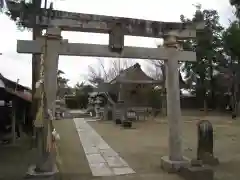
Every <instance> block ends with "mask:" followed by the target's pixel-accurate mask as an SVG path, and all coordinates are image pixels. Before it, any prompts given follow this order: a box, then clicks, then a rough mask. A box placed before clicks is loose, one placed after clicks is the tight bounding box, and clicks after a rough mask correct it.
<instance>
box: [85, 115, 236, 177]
mask: <svg viewBox="0 0 240 180" xmlns="http://www.w3.org/2000/svg"><path fill="white" fill-rule="evenodd" d="M182 119H184V120H185V121H184V123H183V147H184V156H186V157H189V158H196V148H197V147H196V146H197V145H196V143H197V127H196V123H197V121H198V119H203V117H189V116H188V117H183V118H182ZM205 119H209V120H210V121H211V122H212V123H213V126H214V139H215V142H214V143H215V144H214V152H215V156H216V157H218V158H219V161H220V164H219V165H218V166H216V167H215V168H214V169H215V170H216V171H215V179H216V180H237V179H239V177H240V171H239V166H240V143H239V140H240V121H239V120H235V121H232V120H231V119H229V118H226V117H223V118H222V117H211V118H207V117H205ZM89 124H90V125H91V126H92V127H93V128H94V129H95V130H96V131H97V132H98V133H99V134H100V135H101V136H102V138H103V139H104V140H105V141H106V142H107V143H108V144H109V145H110V146H111V147H112V148H113V149H114V150H115V151H116V152H118V153H119V154H120V156H121V157H123V158H124V159H125V160H126V161H127V162H128V164H129V165H130V167H131V168H133V169H134V170H135V171H136V173H137V174H140V175H142V176H146V177H148V178H146V179H155V178H150V177H151V176H154V177H156V179H159V178H160V177H162V178H163V179H179V177H176V176H175V175H167V174H166V173H164V172H162V170H161V168H160V158H161V156H164V155H167V154H168V124H167V121H166V119H159V118H157V119H155V120H152V118H150V119H149V120H148V121H141V122H134V124H133V128H132V129H123V128H122V127H121V126H119V125H115V124H114V122H112V121H96V122H89ZM166 177H168V178H166ZM162 178H161V179H162Z"/></svg>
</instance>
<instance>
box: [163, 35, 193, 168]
mask: <svg viewBox="0 0 240 180" xmlns="http://www.w3.org/2000/svg"><path fill="white" fill-rule="evenodd" d="M164 46H165V48H168V49H169V52H170V53H169V55H168V57H169V59H168V60H167V61H166V86H167V118H168V125H169V140H168V141H169V145H168V147H169V155H168V156H164V157H162V158H161V167H162V168H163V169H164V170H166V171H167V172H178V171H179V169H180V168H181V167H186V166H188V165H189V160H188V159H187V158H185V157H183V154H182V121H181V108H180V88H179V71H178V69H179V64H178V59H177V58H178V55H179V52H178V51H177V50H179V47H178V43H177V38H176V35H174V34H172V35H169V36H168V37H166V38H165V39H164ZM180 51H181V50H180Z"/></svg>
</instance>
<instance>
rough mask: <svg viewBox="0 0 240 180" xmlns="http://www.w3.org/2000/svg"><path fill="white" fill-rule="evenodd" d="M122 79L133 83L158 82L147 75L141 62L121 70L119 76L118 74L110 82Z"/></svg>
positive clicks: (113, 82)
mask: <svg viewBox="0 0 240 180" xmlns="http://www.w3.org/2000/svg"><path fill="white" fill-rule="evenodd" d="M122 81H131V82H132V83H134V82H136V83H143V84H144V83H154V82H158V83H160V82H159V81H156V80H154V79H153V78H151V77H149V76H148V75H146V73H145V72H144V71H143V70H142V68H141V66H140V64H139V63H136V64H134V65H133V66H131V67H129V68H127V69H124V70H122V71H121V72H120V74H119V75H118V76H116V77H115V78H114V79H112V80H111V81H110V82H109V83H110V84H115V83H117V82H122Z"/></svg>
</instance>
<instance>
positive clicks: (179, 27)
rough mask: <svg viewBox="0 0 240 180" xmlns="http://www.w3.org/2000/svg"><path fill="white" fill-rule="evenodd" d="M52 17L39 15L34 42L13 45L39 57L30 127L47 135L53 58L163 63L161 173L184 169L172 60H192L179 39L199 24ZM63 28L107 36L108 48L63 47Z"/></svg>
mask: <svg viewBox="0 0 240 180" xmlns="http://www.w3.org/2000/svg"><path fill="white" fill-rule="evenodd" d="M52 14H53V18H49V16H43V17H41V20H40V19H39V22H38V23H39V25H41V26H42V27H45V28H46V29H47V31H46V34H45V36H44V37H41V38H39V39H37V40H35V41H26V40H19V41H18V44H17V52H18V53H34V54H42V70H41V80H40V81H39V82H38V83H37V84H38V85H37V88H38V90H37V94H36V95H35V96H37V97H38V98H39V99H40V100H41V105H40V107H39V113H38V117H37V118H36V121H35V126H36V127H39V128H43V129H44V131H46V132H51V119H54V114H55V100H56V92H57V70H58V57H59V55H66V56H92V57H112V58H132V59H148V60H164V61H166V69H167V74H166V75H167V81H166V82H167V84H166V85H167V117H168V123H169V155H168V156H164V157H162V158H161V163H162V167H163V168H164V169H166V170H169V169H168V168H169V167H171V168H173V169H178V168H179V167H181V166H185V165H186V164H187V163H188V162H187V161H186V160H185V158H184V157H183V155H182V139H181V137H182V135H181V124H182V122H181V120H180V117H181V109H180V94H179V72H178V68H179V64H178V62H179V61H181V62H182V61H196V53H195V52H192V51H184V50H182V49H181V46H180V44H179V40H183V39H189V38H195V37H196V29H197V28H200V29H201V28H202V26H199V23H195V24H194V23H188V24H186V23H173V22H155V21H146V20H139V19H129V18H118V17H108V16H99V15H89V14H80V13H69V12H62V11H53V13H52ZM200 24H201V25H202V23H200ZM63 30H68V31H69V30H70V31H82V32H96V33H108V34H109V45H96V44H83V43H69V42H68V41H67V40H64V39H62V37H61V31H63ZM125 35H134V36H144V37H156V38H163V39H164V45H163V46H162V47H159V48H141V47H126V46H124V36H125ZM43 114H44V115H43ZM47 134H49V133H47ZM47 134H45V136H46V137H44V138H45V139H46V141H45V143H47V147H49V144H51V137H49V135H47ZM49 152H51V150H49ZM169 165H170V166H169ZM170 171H172V170H170Z"/></svg>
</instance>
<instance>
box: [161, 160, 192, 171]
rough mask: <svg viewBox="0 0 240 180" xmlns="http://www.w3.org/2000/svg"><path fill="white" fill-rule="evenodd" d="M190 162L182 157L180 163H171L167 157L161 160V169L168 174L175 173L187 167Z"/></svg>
mask: <svg viewBox="0 0 240 180" xmlns="http://www.w3.org/2000/svg"><path fill="white" fill-rule="evenodd" d="M189 166H190V160H189V159H188V158H186V157H183V160H182V161H171V160H170V159H169V157H168V156H163V157H162V158H161V168H162V169H163V170H164V171H167V172H169V173H177V172H179V170H180V168H182V167H189Z"/></svg>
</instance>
